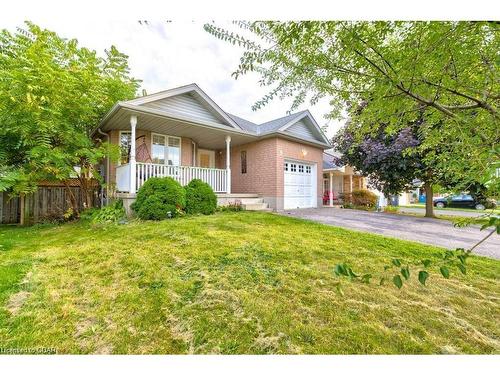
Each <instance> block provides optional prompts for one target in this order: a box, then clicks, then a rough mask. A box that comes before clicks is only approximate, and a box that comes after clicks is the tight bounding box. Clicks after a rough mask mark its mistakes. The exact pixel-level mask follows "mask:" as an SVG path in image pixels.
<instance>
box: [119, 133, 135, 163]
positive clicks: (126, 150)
mask: <svg viewBox="0 0 500 375" xmlns="http://www.w3.org/2000/svg"><path fill="white" fill-rule="evenodd" d="M131 139H132V133H131V132H120V139H119V141H120V164H127V163H128V162H129V156H130V142H131Z"/></svg>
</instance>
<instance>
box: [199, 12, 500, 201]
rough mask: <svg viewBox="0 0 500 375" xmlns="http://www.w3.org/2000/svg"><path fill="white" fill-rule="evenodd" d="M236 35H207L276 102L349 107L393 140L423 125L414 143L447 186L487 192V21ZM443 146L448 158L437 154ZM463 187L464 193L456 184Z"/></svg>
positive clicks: (494, 148) (491, 85)
mask: <svg viewBox="0 0 500 375" xmlns="http://www.w3.org/2000/svg"><path fill="white" fill-rule="evenodd" d="M236 24H237V26H238V27H239V28H240V32H239V33H235V32H232V31H228V30H224V29H222V28H219V27H217V26H215V25H213V24H206V25H205V29H206V30H207V31H208V32H209V33H211V34H213V35H215V36H216V37H218V38H220V39H223V40H227V41H228V42H230V43H232V44H237V45H240V46H242V47H244V48H245V52H244V53H243V55H242V57H241V61H240V65H239V66H238V69H237V70H236V71H235V72H234V73H233V75H234V77H236V78H238V77H239V76H240V75H242V74H246V73H248V72H250V71H255V72H257V73H259V74H260V76H261V79H260V81H259V82H260V84H261V85H264V86H269V87H270V91H269V93H268V94H267V95H265V96H264V97H263V98H262V99H261V100H259V101H258V102H257V103H256V104H255V105H254V109H258V108H260V107H261V106H264V105H266V104H268V103H269V102H270V101H271V100H273V99H274V98H277V97H278V98H286V97H293V98H294V101H293V105H292V109H295V108H297V107H298V106H300V105H301V104H302V103H304V101H306V100H307V99H309V100H310V101H311V103H312V104H314V103H315V102H317V101H318V100H319V99H320V98H323V97H326V98H329V99H330V103H331V112H330V113H329V117H332V118H341V117H342V113H343V111H344V110H345V109H347V108H349V107H358V106H361V105H363V111H358V112H351V113H350V117H351V119H352V120H353V121H355V122H356V123H358V124H361V125H362V126H361V127H360V128H359V130H358V132H357V134H356V136H357V137H359V138H363V137H364V136H365V135H366V134H369V133H371V132H376V131H377V127H378V126H379V125H380V124H383V125H384V131H385V132H387V133H388V134H394V133H396V132H398V131H399V130H402V129H403V128H405V127H406V126H407V124H410V123H414V122H415V121H417V120H419V119H421V118H423V119H424V121H423V122H422V123H421V129H420V131H421V134H422V140H423V142H422V143H421V144H420V145H419V148H420V149H421V151H422V152H423V153H424V154H425V159H426V160H427V162H428V163H429V164H430V163H432V164H434V165H435V166H436V167H438V168H440V170H441V171H442V172H443V174H445V175H446V178H447V179H454V178H455V179H456V180H457V181H458V180H460V181H463V178H464V177H466V180H468V181H465V185H466V184H467V183H469V182H480V183H482V184H488V185H489V186H491V187H492V189H493V188H494V189H493V190H496V191H495V194H498V191H497V189H498V179H492V176H494V172H495V170H496V168H497V167H499V166H500V164H499V154H500V149H499V146H498V144H499V143H500V142H499V141H500V126H499V121H500V120H499V118H500V114H499V112H498V111H499V108H500V95H499V94H498V93H499V92H500V74H499V69H498V67H499V62H500V49H499V48H498V46H499V45H500V32H499V29H500V27H499V26H498V24H496V23H487V22H349V21H342V22H319V21H318V22H315V21H300V22H274V21H265V22H260V21H259V22H237V23H236ZM443 143H447V144H448V145H449V147H448V148H447V149H446V152H436V151H435V150H436V146H438V145H441V144H443ZM464 187H465V186H464Z"/></svg>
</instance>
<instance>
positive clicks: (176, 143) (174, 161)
mask: <svg viewBox="0 0 500 375" xmlns="http://www.w3.org/2000/svg"><path fill="white" fill-rule="evenodd" d="M167 155H168V165H181V140H180V139H179V138H174V137H168V147H167Z"/></svg>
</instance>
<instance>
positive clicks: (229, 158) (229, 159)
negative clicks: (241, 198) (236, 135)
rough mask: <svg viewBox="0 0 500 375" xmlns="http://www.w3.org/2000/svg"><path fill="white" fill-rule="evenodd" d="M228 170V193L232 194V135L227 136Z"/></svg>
mask: <svg viewBox="0 0 500 375" xmlns="http://www.w3.org/2000/svg"><path fill="white" fill-rule="evenodd" d="M226 170H227V181H226V185H227V188H226V190H227V191H226V193H227V194H231V136H230V135H226Z"/></svg>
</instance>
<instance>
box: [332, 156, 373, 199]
mask: <svg viewBox="0 0 500 375" xmlns="http://www.w3.org/2000/svg"><path fill="white" fill-rule="evenodd" d="M339 157H340V154H339V153H336V152H335V151H333V150H331V149H330V150H325V151H324V153H323V204H325V205H329V206H333V205H334V204H335V203H339V200H341V199H340V198H341V196H342V194H345V193H351V192H352V191H353V190H355V189H366V188H367V180H366V178H365V177H363V176H361V175H360V174H359V173H358V172H356V171H354V169H353V168H352V167H350V166H348V165H346V166H344V165H342V164H340V163H339Z"/></svg>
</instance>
